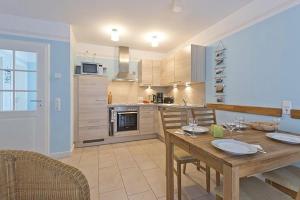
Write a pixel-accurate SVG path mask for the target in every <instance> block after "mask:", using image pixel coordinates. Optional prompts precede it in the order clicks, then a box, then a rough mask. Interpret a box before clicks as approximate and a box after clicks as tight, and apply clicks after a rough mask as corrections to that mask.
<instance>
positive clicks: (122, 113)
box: [118, 112, 137, 115]
mask: <svg viewBox="0 0 300 200" xmlns="http://www.w3.org/2000/svg"><path fill="white" fill-rule="evenodd" d="M126 114H137V112H121V113H118V115H126Z"/></svg>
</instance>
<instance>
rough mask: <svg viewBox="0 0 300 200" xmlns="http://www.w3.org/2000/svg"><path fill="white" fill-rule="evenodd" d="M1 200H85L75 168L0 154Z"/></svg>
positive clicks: (38, 158) (33, 157) (83, 181)
mask: <svg viewBox="0 0 300 200" xmlns="http://www.w3.org/2000/svg"><path fill="white" fill-rule="evenodd" d="M0 199H1V200H89V199H90V190H89V185H88V182H87V180H86V178H85V176H84V175H83V174H82V173H81V172H80V171H79V170H78V169H76V168H74V167H71V166H68V165H65V164H63V163H61V162H59V161H56V160H53V159H51V158H48V157H46V156H44V155H41V154H38V153H33V152H28V151H0Z"/></svg>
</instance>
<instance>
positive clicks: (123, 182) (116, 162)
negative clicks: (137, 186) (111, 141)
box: [113, 147, 128, 200]
mask: <svg viewBox="0 0 300 200" xmlns="http://www.w3.org/2000/svg"><path fill="white" fill-rule="evenodd" d="M121 148H122V147H121ZM113 149H114V148H113ZM113 155H114V157H115V160H116V164H117V168H118V171H119V174H120V176H121V179H122V185H123V188H124V190H125V192H126V199H127V200H128V193H127V190H126V187H125V184H124V179H123V177H122V174H121V169H120V166H119V164H118V161H117V158H116V155H115V151H114V150H113Z"/></svg>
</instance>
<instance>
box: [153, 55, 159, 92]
mask: <svg viewBox="0 0 300 200" xmlns="http://www.w3.org/2000/svg"><path fill="white" fill-rule="evenodd" d="M152 64H153V65H152V86H160V85H161V84H160V64H161V61H160V60H153V62H152Z"/></svg>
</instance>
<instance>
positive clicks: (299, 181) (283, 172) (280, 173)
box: [263, 166, 300, 192]
mask: <svg viewBox="0 0 300 200" xmlns="http://www.w3.org/2000/svg"><path fill="white" fill-rule="evenodd" d="M263 176H264V177H265V178H266V179H269V180H270V181H272V182H274V183H277V184H279V185H282V186H283V187H286V188H288V189H290V190H293V191H295V192H298V191H299V189H300V168H298V167H295V166H287V167H283V168H280V169H276V170H273V171H270V172H266V173H263Z"/></svg>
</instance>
